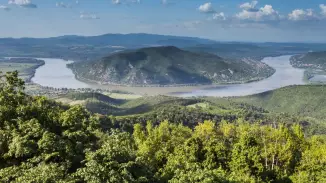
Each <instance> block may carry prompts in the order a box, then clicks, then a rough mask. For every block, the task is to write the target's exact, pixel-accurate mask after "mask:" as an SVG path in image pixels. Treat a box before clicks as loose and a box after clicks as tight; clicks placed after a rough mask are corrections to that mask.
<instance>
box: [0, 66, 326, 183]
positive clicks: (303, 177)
mask: <svg viewBox="0 0 326 183" xmlns="http://www.w3.org/2000/svg"><path fill="white" fill-rule="evenodd" d="M0 77H1V78H0V182H4V183H9V182H10V183H21V182H27V183H28V182H31V183H32V182H33V183H43V182H71V183H74V182H95V183H102V182H112V183H120V182H135V183H136V182H180V183H181V182H208V183H215V182H239V183H240V182H241V183H242V182H298V183H300V182H325V181H326V169H325V167H326V166H325V165H326V137H325V135H318V136H317V135H312V136H311V135H307V134H305V132H304V130H303V127H302V126H300V125H298V124H297V123H289V124H287V125H285V123H284V122H286V119H285V118H275V119H274V123H273V125H264V124H262V123H260V120H257V121H251V122H249V121H247V120H246V119H245V118H238V119H237V120H228V119H224V120H223V119H222V120H221V121H220V122H218V123H213V122H212V121H198V122H199V123H198V122H197V124H196V125H194V126H192V127H188V126H186V125H183V124H180V123H179V122H178V121H173V120H171V121H169V122H168V121H164V120H162V121H161V122H160V123H151V122H148V123H147V124H143V123H138V124H135V125H134V126H133V129H131V131H123V130H121V128H120V127H121V126H122V125H123V124H125V121H123V120H124V119H123V118H120V119H119V120H118V119H116V118H115V117H107V116H99V115H95V114H91V113H90V112H88V111H87V110H86V109H85V108H83V107H81V106H73V107H69V106H65V105H62V104H58V103H56V102H54V101H50V100H48V99H46V98H44V97H30V96H27V95H26V94H25V93H24V83H23V82H22V81H21V80H20V79H18V73H17V72H13V73H7V74H6V75H5V76H3V75H2V74H1V75H0ZM194 110H196V109H194ZM198 110H199V109H198ZM174 112H176V111H174ZM159 116H160V115H159V113H158V114H157V117H159ZM104 127H105V128H104Z"/></svg>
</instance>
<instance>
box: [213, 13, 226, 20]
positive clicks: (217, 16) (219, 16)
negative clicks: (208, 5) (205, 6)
mask: <svg viewBox="0 0 326 183" xmlns="http://www.w3.org/2000/svg"><path fill="white" fill-rule="evenodd" d="M213 19H214V20H226V17H225V14H224V13H223V12H221V13H214V14H213Z"/></svg>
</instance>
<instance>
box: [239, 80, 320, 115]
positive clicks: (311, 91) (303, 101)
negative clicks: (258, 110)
mask: <svg viewBox="0 0 326 183" xmlns="http://www.w3.org/2000/svg"><path fill="white" fill-rule="evenodd" d="M325 94H326V85H305V86H289V87H284V88H281V89H277V90H272V91H268V92H264V93H261V94H256V95H251V96H245V97H238V98H234V99H233V100H234V101H236V102H244V103H248V104H251V105H255V106H258V107H262V108H264V109H266V110H268V111H271V112H277V113H289V114H292V115H296V116H301V117H307V116H309V117H313V118H317V119H323V120H324V119H326V113H325V111H326V95H325Z"/></svg>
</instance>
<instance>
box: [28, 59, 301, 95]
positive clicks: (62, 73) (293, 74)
mask: <svg viewBox="0 0 326 183" xmlns="http://www.w3.org/2000/svg"><path fill="white" fill-rule="evenodd" d="M289 58H290V56H280V57H267V58H264V59H263V60H262V62H264V63H265V64H268V65H269V66H271V67H273V68H274V69H275V70H276V72H275V73H274V74H273V75H272V76H271V77H269V78H267V79H263V80H260V81H256V82H251V83H243V84H225V85H218V84H214V85H200V86H198V85H197V86H178V87H176V86H171V87H131V86H117V85H101V84H96V83H84V82H81V81H79V80H77V79H76V77H75V75H74V73H73V72H72V71H71V70H70V69H69V68H67V66H66V64H67V61H64V60H62V59H44V60H45V62H46V64H45V65H44V66H42V67H40V68H39V69H37V73H36V75H35V78H33V79H32V80H33V82H35V83H38V84H41V85H42V86H49V87H54V88H75V89H76V88H92V89H104V90H111V91H112V90H116V91H125V92H130V93H135V94H139V95H177V96H207V95H208V96H229V95H231V96H239V95H240V96H241V95H248V94H255V93H260V92H264V91H268V90H272V89H276V88H281V87H284V86H289V85H296V84H304V82H303V81H302V78H303V71H302V70H300V69H296V68H293V67H292V66H291V65H290V61H289ZM68 63H69V62H68Z"/></svg>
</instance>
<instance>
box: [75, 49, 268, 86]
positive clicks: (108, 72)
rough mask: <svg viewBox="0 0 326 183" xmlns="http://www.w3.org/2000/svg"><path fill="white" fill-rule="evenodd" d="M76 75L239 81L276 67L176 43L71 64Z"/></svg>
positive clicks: (112, 79) (117, 80)
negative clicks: (179, 45)
mask: <svg viewBox="0 0 326 183" xmlns="http://www.w3.org/2000/svg"><path fill="white" fill-rule="evenodd" d="M69 67H70V68H71V69H72V70H73V71H74V73H75V74H76V76H77V78H79V79H81V80H86V81H93V82H101V83H104V84H106V83H108V84H122V85H141V86H143V85H180V84H186V85H188V84H211V83H238V82H248V81H252V80H259V79H262V78H266V77H268V76H270V75H272V74H273V73H274V69H272V68H270V67H269V66H267V65H265V64H263V63H261V62H256V61H253V60H245V61H238V60H226V59H223V58H221V57H218V56H216V55H213V54H207V53H194V52H189V51H184V50H181V49H179V48H176V47H173V46H166V47H150V48H142V49H138V50H132V51H126V52H120V53H116V54H113V55H110V56H107V57H104V58H102V59H100V60H97V61H93V62H76V63H74V64H71V65H70V66H69Z"/></svg>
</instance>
